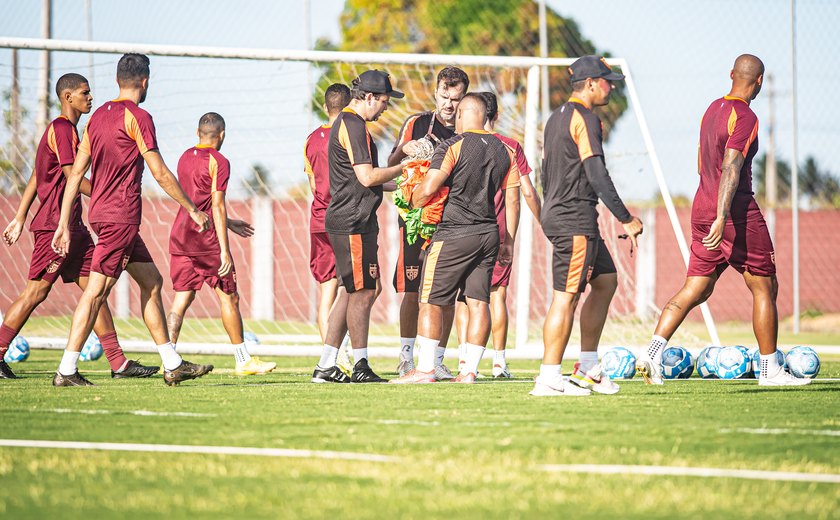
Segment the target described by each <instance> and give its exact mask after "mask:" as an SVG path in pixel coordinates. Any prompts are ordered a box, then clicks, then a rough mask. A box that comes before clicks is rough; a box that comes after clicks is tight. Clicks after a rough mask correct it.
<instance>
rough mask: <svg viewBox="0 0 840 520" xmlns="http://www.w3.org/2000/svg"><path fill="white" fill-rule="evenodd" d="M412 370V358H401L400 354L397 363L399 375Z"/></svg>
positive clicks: (401, 375)
mask: <svg viewBox="0 0 840 520" xmlns="http://www.w3.org/2000/svg"><path fill="white" fill-rule="evenodd" d="M412 370H414V360H413V359H403V358H402V356H400V363H399V364H398V365H397V372H399V373H400V377H403V376H404V375H406V374H408V373H409V372H411V371H412Z"/></svg>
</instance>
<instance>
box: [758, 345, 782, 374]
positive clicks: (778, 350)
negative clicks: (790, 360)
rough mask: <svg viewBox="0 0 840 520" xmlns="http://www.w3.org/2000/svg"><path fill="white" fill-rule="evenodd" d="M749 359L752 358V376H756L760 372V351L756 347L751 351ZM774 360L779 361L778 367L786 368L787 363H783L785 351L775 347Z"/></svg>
mask: <svg viewBox="0 0 840 520" xmlns="http://www.w3.org/2000/svg"><path fill="white" fill-rule="evenodd" d="M750 359H752V371H753V376H754V377H755V378H758V375H759V373H760V372H761V351H759V350H758V349H755V350H753V351H751V352H750ZM776 361H778V362H779V366H780V367H782V368H787V363H785V353H784V352H782V350H781V349H776Z"/></svg>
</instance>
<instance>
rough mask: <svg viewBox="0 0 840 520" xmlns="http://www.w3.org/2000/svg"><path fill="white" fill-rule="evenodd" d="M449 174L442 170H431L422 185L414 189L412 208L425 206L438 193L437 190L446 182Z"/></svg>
mask: <svg viewBox="0 0 840 520" xmlns="http://www.w3.org/2000/svg"><path fill="white" fill-rule="evenodd" d="M447 177H448V175H447V174H445V173H443V172H442V171H440V170H429V171H428V172H427V173H426V176H425V177H423V180H422V181H421V182H420V184H419V185H418V186H417V187H416V188H414V193H412V194H411V207H413V208H420V207H422V206H425V205H426V204H427V203H428V202H429V201H430V200H431V198H432V197H433V196H434V194H435V193H437V190H439V189H440V187H441V186H443V183H444V182H446V178H447Z"/></svg>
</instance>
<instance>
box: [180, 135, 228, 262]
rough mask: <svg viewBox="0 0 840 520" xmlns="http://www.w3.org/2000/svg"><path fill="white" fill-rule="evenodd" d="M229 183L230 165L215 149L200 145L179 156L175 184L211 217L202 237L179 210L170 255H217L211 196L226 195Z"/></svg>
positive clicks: (186, 213) (199, 208)
mask: <svg viewBox="0 0 840 520" xmlns="http://www.w3.org/2000/svg"><path fill="white" fill-rule="evenodd" d="M229 179H230V162H228V160H227V159H226V158H225V156H224V155H222V154H221V153H220V152H219V151H218V150H216V149H215V148H213V147H210V146H205V145H200V144H199V145H196V146H194V147H192V148H190V149H189V150H187V151H186V152H184V154H183V155H181V159H180V160H179V161H178V182H179V183H180V184H181V186H182V187H183V188H184V193H186V194H187V197H189V198H190V199H192V201H193V202H194V203H195V207H196V208H198V210H199V211H203V212H204V213H206V214H207V216H208V217H210V229H209V230H208V231H206V232H204V233H202V232H201V231H199V229H198V226H197V225H196V223H195V222H193V220H192V219H191V218H190V214H189V213H188V212H187V210H185V209H184V208H179V209H178V215H177V216H176V217H175V223H174V224H173V225H172V232H171V233H170V234H169V252H170V253H171V254H173V255H185V256H201V255H207V254H219V252H220V251H221V249H220V248H219V238H218V237H217V236H216V228H215V227H214V225H213V192H214V191H226V190H227V185H228V180H229Z"/></svg>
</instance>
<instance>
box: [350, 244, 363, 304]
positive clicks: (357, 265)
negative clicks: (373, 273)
mask: <svg viewBox="0 0 840 520" xmlns="http://www.w3.org/2000/svg"><path fill="white" fill-rule="evenodd" d="M347 238H349V239H350V262H351V263H352V265H353V287H355V289H356V290H357V291H360V290H362V289H364V288H365V277H364V275H363V274H362V235H348V237H347Z"/></svg>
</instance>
